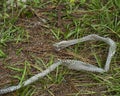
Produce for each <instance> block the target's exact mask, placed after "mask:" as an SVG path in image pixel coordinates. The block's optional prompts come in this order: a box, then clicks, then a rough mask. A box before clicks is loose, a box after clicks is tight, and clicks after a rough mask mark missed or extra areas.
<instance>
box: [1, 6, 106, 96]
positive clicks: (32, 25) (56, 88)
mask: <svg viewBox="0 0 120 96" xmlns="http://www.w3.org/2000/svg"><path fill="white" fill-rule="evenodd" d="M56 10H58V14H59V15H60V13H59V11H60V10H61V8H58V9H56ZM58 21H59V24H58V26H60V27H61V26H62V25H61V23H62V22H61V18H60V17H58ZM51 22H55V23H56V21H55V20H53V21H51ZM17 25H18V26H22V27H24V28H25V30H26V32H28V34H29V36H30V37H29V40H26V41H24V42H19V43H15V42H9V43H7V46H6V49H5V52H6V53H7V57H6V58H5V59H4V60H0V82H1V83H0V88H3V87H6V86H10V85H14V84H18V83H19V81H18V80H17V79H13V78H12V76H14V75H16V74H18V75H19V76H21V75H22V73H20V72H18V73H17V72H16V71H13V70H10V69H9V68H7V67H6V66H13V67H17V68H24V62H25V61H28V62H29V63H30V64H31V69H30V71H31V72H30V73H32V75H34V74H36V73H39V71H38V70H36V69H35V68H33V67H32V66H34V64H35V58H33V57H34V56H35V57H39V58H41V59H42V60H43V61H44V62H45V63H48V62H49V61H50V59H51V56H53V57H54V60H55V61H56V60H57V59H58V58H59V59H73V58H77V59H80V60H83V61H86V62H89V63H94V64H95V59H94V58H92V57H91V55H90V54H89V53H90V51H89V50H88V48H89V47H88V46H87V45H85V47H84V48H83V49H82V51H80V52H82V53H80V54H79V55H78V54H75V53H74V52H72V51H70V50H66V49H65V50H63V51H60V52H57V51H55V49H54V48H53V47H52V45H53V44H54V43H55V42H58V41H57V40H56V39H55V38H54V36H53V34H52V33H51V31H50V28H47V27H46V26H43V24H42V23H40V19H39V18H38V17H36V16H34V17H33V18H29V19H26V18H20V19H19V20H18V23H17ZM62 30H63V29H62ZM71 48H72V47H71ZM18 50H21V51H20V52H19V54H17V52H18ZM85 53H87V54H88V55H85ZM82 56H83V57H82ZM85 57H86V58H85ZM62 70H64V68H63V69H62ZM51 74H53V75H55V74H54V72H53V73H51ZM28 77H29V76H28ZM43 79H44V78H43ZM93 83H97V82H96V81H94V80H92V79H91V77H90V76H89V73H87V72H82V71H73V70H70V73H68V74H66V75H65V76H64V80H63V81H62V82H61V83H60V84H50V82H49V81H48V84H46V85H47V86H46V88H44V89H43V86H44V85H42V84H40V82H36V83H34V84H33V86H34V87H35V88H36V89H37V90H36V92H35V93H34V95H33V96H52V95H51V94H50V92H48V90H50V91H51V92H52V94H54V96H75V93H79V94H80V95H78V96H101V92H102V91H104V90H105V87H104V86H101V85H100V86H98V85H92V86H84V85H85V84H93ZM91 91H93V93H91V94H85V93H88V92H91ZM17 94H18V93H17V92H12V93H8V94H5V95H3V96H17Z"/></svg>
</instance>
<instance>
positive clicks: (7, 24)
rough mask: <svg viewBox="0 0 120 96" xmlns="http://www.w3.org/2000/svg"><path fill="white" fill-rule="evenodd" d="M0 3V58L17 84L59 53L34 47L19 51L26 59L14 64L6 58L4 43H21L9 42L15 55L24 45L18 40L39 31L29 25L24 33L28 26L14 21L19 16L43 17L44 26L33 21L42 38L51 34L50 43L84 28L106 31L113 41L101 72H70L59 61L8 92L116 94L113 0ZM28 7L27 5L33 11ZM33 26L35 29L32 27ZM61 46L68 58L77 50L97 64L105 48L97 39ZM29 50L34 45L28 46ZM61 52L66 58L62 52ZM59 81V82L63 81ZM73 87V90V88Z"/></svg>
mask: <svg viewBox="0 0 120 96" xmlns="http://www.w3.org/2000/svg"><path fill="white" fill-rule="evenodd" d="M13 4H15V3H14V2H11V5H13ZM61 6H62V7H61ZM0 7H1V8H2V9H1V10H0V11H1V12H0V58H1V61H2V62H4V67H7V68H8V69H9V70H11V71H12V72H13V73H16V74H15V75H11V76H12V79H13V81H14V79H16V80H17V81H19V83H21V84H22V82H23V81H25V80H26V79H27V78H29V77H31V76H33V75H34V74H36V73H39V72H40V71H43V70H44V69H46V68H47V67H48V66H50V65H51V64H53V62H54V61H55V60H56V59H57V58H59V56H56V55H55V54H53V55H49V54H51V53H49V52H48V53H47V55H45V56H44V53H42V55H40V56H39V55H37V54H34V53H30V52H23V53H25V54H27V57H24V58H25V59H26V60H24V61H23V62H22V63H20V64H19V65H17V63H19V62H16V61H15V62H7V58H8V57H10V56H9V51H12V50H7V48H8V47H9V45H11V46H18V45H19V44H20V43H22V45H21V46H19V47H15V48H17V49H15V53H16V55H15V57H17V56H18V58H19V56H20V55H21V54H22V51H24V48H25V47H24V46H26V45H24V42H25V43H27V44H28V45H29V44H30V42H34V43H36V44H38V43H37V42H36V41H35V39H32V38H34V36H33V34H34V32H35V31H39V28H38V27H35V28H33V29H30V30H32V31H33V32H32V34H30V32H29V31H30V30H27V27H26V26H27V25H23V26H24V27H23V26H22V27H21V26H18V25H19V24H22V23H21V22H20V21H19V20H21V18H22V19H27V20H30V19H32V18H33V19H32V20H34V17H37V18H39V17H42V18H44V19H45V20H46V21H47V22H48V23H47V24H46V23H44V25H46V26H49V27H48V28H47V29H45V28H43V27H40V26H39V27H40V28H41V29H42V30H44V32H46V31H47V32H48V33H44V34H46V35H47V39H48V41H47V42H48V44H49V43H51V39H49V35H51V36H52V38H54V40H53V41H52V43H55V42H58V41H61V40H70V39H76V38H80V37H83V36H86V35H89V34H98V35H100V36H104V37H110V38H112V39H113V40H114V41H115V42H116V44H117V50H116V54H115V56H114V57H113V59H112V62H111V68H110V70H109V72H107V73H103V74H99V73H91V72H83V71H79V72H76V71H72V70H68V69H67V68H64V67H62V66H60V67H58V68H57V69H56V70H55V71H54V72H52V73H50V74H48V75H47V76H46V77H45V78H42V79H41V80H38V81H37V82H35V83H34V84H32V85H29V86H27V87H25V88H22V89H20V90H18V91H16V92H15V93H12V95H13V94H14V95H17V96H25V94H26V96H36V95H41V94H47V95H49V96H57V95H56V94H57V93H60V92H61V90H62V95H63V96H66V95H68V96H82V95H85V96H88V95H93V96H94V95H95V96H98V95H101V96H108V95H109V96H119V95H120V85H119V84H120V68H119V63H120V42H119V41H120V27H119V26H120V20H119V19H120V16H119V14H120V12H119V11H120V1H119V0H108V1H107V0H91V1H89V2H87V0H76V1H75V0H59V1H56V0H51V1H49V0H48V1H46V2H45V1H44V0H33V1H31V2H27V6H25V3H21V4H20V6H19V7H17V8H14V7H10V8H8V5H7V4H6V2H3V3H2V4H1V3H0ZM29 8H33V9H34V12H33V11H32V10H30V9H29ZM57 8H58V9H57ZM39 10H40V12H39ZM49 10H50V11H49ZM36 15H37V16H36ZM39 20H40V18H39ZM28 25H29V24H28ZM28 27H29V26H28ZM34 29H36V30H35V31H34ZM40 32H41V31H40ZM49 33H50V34H49ZM38 34H42V33H38ZM46 35H45V36H46ZM39 38H41V37H39ZM43 38H44V35H43ZM45 38H46V37H45ZM44 40H45V39H44ZM38 42H39V41H38ZM97 44H98V45H97ZM31 45H32V44H31ZM31 45H30V46H31ZM46 45H47V44H46ZM88 45H90V46H88ZM95 45H96V46H95ZM26 47H27V46H26ZM32 47H34V46H32ZM41 48H42V47H41ZM45 48H49V47H45ZM90 48H92V49H90ZM13 49H14V47H13ZM43 49H44V48H43ZM67 50H69V51H70V52H73V53H74V56H76V57H73V58H75V59H78V56H82V57H83V58H84V59H86V61H87V60H88V62H89V61H90V62H94V63H95V61H96V62H97V63H98V66H100V67H103V63H104V62H105V58H106V55H105V54H107V51H106V50H107V47H106V45H105V44H103V42H92V43H87V42H85V43H80V44H78V45H75V46H72V47H70V48H68V49H67ZM91 50H92V51H91ZM96 50H97V51H96ZM32 51H34V49H33V50H32ZM38 51H39V50H38ZM101 51H103V52H102V56H103V59H102V56H101V55H100V54H99V53H100V52H101ZM46 52H47V51H46ZM75 54H76V55H75ZM58 55H59V54H58ZM72 55H73V54H72ZM23 56H25V55H23ZM62 56H63V55H62ZM92 56H93V57H92ZM63 57H64V58H69V57H67V56H63ZM47 58H49V60H48V59H47ZM5 79H6V78H5ZM64 83H65V84H64ZM62 84H63V85H64V86H63V87H62ZM66 84H68V85H67V86H69V87H71V86H74V87H72V88H71V89H69V88H68V87H66ZM54 87H55V88H54ZM61 87H62V88H61ZM66 89H68V90H69V92H67V93H66ZM74 89H75V91H73V90H74ZM56 90H57V91H56ZM76 90H77V91H76ZM6 96H7V95H6Z"/></svg>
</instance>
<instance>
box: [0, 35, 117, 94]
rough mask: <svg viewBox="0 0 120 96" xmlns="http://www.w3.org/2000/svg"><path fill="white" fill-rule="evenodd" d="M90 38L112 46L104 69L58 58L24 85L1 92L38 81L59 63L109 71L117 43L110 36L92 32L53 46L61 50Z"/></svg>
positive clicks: (77, 67) (87, 69)
mask: <svg viewBox="0 0 120 96" xmlns="http://www.w3.org/2000/svg"><path fill="white" fill-rule="evenodd" d="M90 40H96V41H98V40H99V41H103V42H105V43H107V44H108V45H109V46H110V47H109V52H108V57H107V60H106V63H105V67H104V69H102V68H99V67H97V66H94V65H91V64H88V63H85V62H82V61H78V60H58V62H56V63H53V64H52V65H51V66H50V67H48V68H47V69H46V70H44V71H42V72H41V73H38V74H36V75H34V76H32V77H31V78H29V79H28V80H26V81H24V82H23V84H22V85H20V84H18V85H16V86H10V87H8V88H5V89H1V90H0V94H6V93H8V92H13V91H15V90H18V89H20V88H21V87H24V86H27V85H29V84H31V83H33V82H35V81H37V80H38V79H40V78H42V77H44V76H46V75H47V74H48V73H50V72H52V71H54V69H55V68H56V67H58V66H59V65H63V66H66V67H68V68H69V69H74V70H78V71H79V70H85V71H91V72H99V73H103V72H107V71H108V70H109V66H110V62H111V59H112V57H113V55H114V54H115V51H116V44H115V42H114V41H113V40H112V39H110V38H103V37H100V36H98V35H95V34H92V35H88V36H85V37H83V38H80V39H74V40H69V41H61V42H59V43H56V44H54V45H53V46H54V47H55V49H56V50H58V51H59V50H61V49H63V48H65V47H68V46H70V45H74V44H76V43H79V42H85V41H90Z"/></svg>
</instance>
